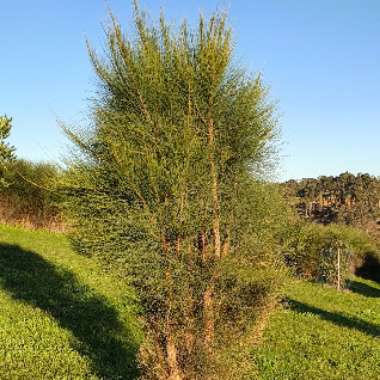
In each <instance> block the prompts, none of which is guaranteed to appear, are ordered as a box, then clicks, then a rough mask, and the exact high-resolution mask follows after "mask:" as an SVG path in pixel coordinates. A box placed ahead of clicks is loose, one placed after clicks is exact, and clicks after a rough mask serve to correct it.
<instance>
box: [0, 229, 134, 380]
mask: <svg viewBox="0 0 380 380" xmlns="http://www.w3.org/2000/svg"><path fill="white" fill-rule="evenodd" d="M139 339H140V332H139V329H138V324H137V322H136V318H135V307H134V300H133V293H132V292H131V291H130V290H129V289H127V288H126V287H125V286H124V285H123V284H122V283H121V282H120V280H118V279H117V278H114V277H111V276H109V275H108V274H106V273H105V272H104V271H102V270H101V268H100V267H99V266H98V265H97V264H96V263H95V262H94V261H93V260H91V259H88V258H86V257H81V256H79V255H76V254H75V253H73V252H72V250H71V249H70V245H69V243H68V241H67V240H66V238H65V237H64V236H63V235H60V234H54V233H49V232H46V231H25V230H23V229H21V228H14V227H7V226H0V378H1V379H12V380H13V379H33V378H34V379H133V378H135V376H136V373H137V371H136V364H135V354H136V350H137V348H138V342H139Z"/></svg>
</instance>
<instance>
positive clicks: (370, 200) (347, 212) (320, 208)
mask: <svg viewBox="0 0 380 380" xmlns="http://www.w3.org/2000/svg"><path fill="white" fill-rule="evenodd" d="M283 187H284V188H285V191H286V193H287V196H288V199H289V201H290V202H291V203H292V204H293V205H294V207H295V208H296V209H297V211H298V212H299V214H300V215H301V216H302V217H305V218H307V219H309V220H312V221H314V222H317V223H322V224H329V223H332V222H335V223H341V224H347V225H352V226H357V227H364V228H365V229H368V228H371V227H372V228H373V224H374V222H375V221H376V220H377V218H378V217H379V216H380V215H379V201H380V181H379V178H376V177H374V176H370V175H369V174H358V175H356V176H355V175H353V174H351V173H342V174H340V175H339V176H337V177H327V176H321V177H319V178H317V179H314V178H306V179H302V180H300V181H293V180H292V181H288V182H286V183H285V184H283Z"/></svg>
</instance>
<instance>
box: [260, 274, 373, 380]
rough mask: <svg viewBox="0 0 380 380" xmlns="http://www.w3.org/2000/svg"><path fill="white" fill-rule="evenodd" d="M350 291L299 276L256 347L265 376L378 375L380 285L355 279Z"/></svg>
mask: <svg viewBox="0 0 380 380" xmlns="http://www.w3.org/2000/svg"><path fill="white" fill-rule="evenodd" d="M352 280H353V281H352V282H351V289H350V291H345V292H342V293H337V292H336V291H335V290H334V289H331V288H330V287H325V286H321V285H319V284H313V283H306V282H303V281H295V282H292V283H290V284H289V287H288V290H287V297H288V301H287V302H286V303H284V307H283V308H282V310H278V311H277V312H276V313H275V314H273V315H272V316H271V318H270V321H269V324H268V329H267V330H266V331H265V334H264V338H263V341H262V344H261V345H260V346H259V347H257V349H256V350H255V352H254V360H255V362H256V364H257V367H258V369H259V373H260V375H259V376H258V378H259V379H262V380H273V379H289V380H303V379H310V380H320V379H332V380H340V379H347V380H358V379H373V380H375V379H378V377H379V372H380V340H379V336H380V315H379V313H378V308H379V297H380V285H379V284H378V283H375V282H372V281H365V280H363V279H360V278H353V279H352Z"/></svg>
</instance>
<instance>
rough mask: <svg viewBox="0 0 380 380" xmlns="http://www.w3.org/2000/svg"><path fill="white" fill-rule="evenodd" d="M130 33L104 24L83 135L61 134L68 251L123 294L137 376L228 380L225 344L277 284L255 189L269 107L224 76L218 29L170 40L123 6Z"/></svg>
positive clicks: (225, 51) (163, 29) (277, 203)
mask: <svg viewBox="0 0 380 380" xmlns="http://www.w3.org/2000/svg"><path fill="white" fill-rule="evenodd" d="M135 27H136V34H135V36H134V38H127V37H126V36H124V34H123V32H122V30H121V27H120V26H119V25H118V23H117V22H116V20H115V19H113V23H112V25H111V27H110V28H109V29H108V31H107V33H106V38H107V48H106V50H107V59H106V60H101V59H100V58H98V57H97V56H96V54H95V53H94V52H93V51H92V50H91V49H90V55H91V58H92V61H93V64H94V67H95V70H96V72H97V75H98V77H99V81H100V95H99V96H98V98H97V100H96V101H95V104H94V108H93V109H94V113H93V115H92V116H93V118H92V124H91V126H90V127H89V128H87V129H82V130H80V131H76V132H75V131H72V130H66V132H67V134H68V136H69V137H70V138H71V140H72V141H73V142H74V143H75V145H76V146H77V147H78V155H77V156H76V157H74V159H73V160H72V162H71V163H70V164H69V169H68V171H67V173H66V176H65V178H64V181H63V183H62V189H63V191H64V193H65V195H66V198H65V204H66V206H67V212H68V215H69V217H70V219H71V222H72V227H73V231H74V233H73V239H74V241H75V243H76V246H77V248H78V250H79V251H81V252H84V253H86V254H90V255H94V256H99V257H102V258H103V260H105V261H106V262H107V263H108V264H109V265H111V266H112V267H113V268H115V269H117V270H118V271H123V272H124V276H125V279H126V281H130V282H131V283H132V284H133V285H134V287H135V289H136V291H137V293H138V296H139V299H140V302H141V305H142V307H143V310H144V323H145V333H146V340H145V342H144V344H143V346H142V348H141V351H140V363H141V365H142V366H143V367H144V368H143V369H144V376H146V377H147V378H154V379H167V378H172V379H181V378H195V377H197V378H206V377H208V378H221V377H220V373H221V372H220V368H222V370H223V371H224V374H223V376H227V378H228V376H229V375H228V374H226V373H225V371H226V370H227V369H229V368H230V366H229V365H227V364H226V362H225V361H224V359H225V357H226V351H227V350H228V347H230V346H231V345H230V342H231V339H234V341H235V342H236V346H238V344H239V341H240V339H242V340H244V339H245V337H246V336H247V335H249V334H250V332H251V330H252V324H253V323H254V321H255V318H257V317H258V315H259V314H260V313H261V312H262V310H263V309H265V306H266V303H267V301H268V300H269V299H272V298H274V297H275V294H277V292H278V288H279V285H280V284H281V281H282V271H281V260H280V249H279V246H278V239H277V236H278V235H279V234H280V230H281V229H282V228H283V226H282V219H283V215H284V213H286V207H285V206H284V205H283V203H282V202H281V199H280V197H279V196H278V195H276V194H277V192H276V189H275V188H274V187H272V186H270V185H267V184H265V183H264V182H263V181H261V180H259V179H258V178H259V174H262V173H264V172H265V174H268V172H267V168H268V166H267V164H268V163H270V159H271V158H272V157H273V156H272V155H271V153H272V152H273V149H274V138H275V136H276V133H277V131H276V121H275V118H274V115H273V112H274V111H273V107H272V106H271V105H270V104H269V103H268V102H267V100H266V94H267V90H266V88H265V87H264V86H263V84H262V81H261V78H260V76H257V77H254V78H250V77H249V76H247V75H246V73H245V72H244V71H243V70H241V69H239V68H236V67H234V66H233V65H232V64H231V60H232V43H231V35H230V31H229V29H228V28H227V27H226V21H225V18H224V17H223V16H220V15H216V16H213V17H211V18H210V19H209V20H205V19H204V18H200V21H199V25H198V28H197V29H196V30H191V29H190V28H189V26H188V25H187V24H186V23H185V24H183V25H182V26H181V27H180V28H179V29H178V30H176V31H175V32H174V31H173V30H171V29H170V28H169V26H168V25H167V24H166V22H165V20H164V18H163V17H161V19H160V23H159V25H158V26H150V25H148V24H147V22H146V20H145V18H144V16H143V15H142V14H141V12H140V11H139V10H138V9H137V7H136V9H135ZM254 178H256V179H254ZM241 351H243V350H241ZM235 360H236V361H238V359H237V358H235ZM234 376H235V377H236V378H238V377H239V376H240V375H238V374H235V375H234Z"/></svg>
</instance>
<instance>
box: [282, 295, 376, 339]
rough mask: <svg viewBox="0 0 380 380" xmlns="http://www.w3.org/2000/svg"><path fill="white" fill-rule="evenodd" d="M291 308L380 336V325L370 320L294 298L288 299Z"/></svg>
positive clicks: (370, 334) (373, 335)
mask: <svg viewBox="0 0 380 380" xmlns="http://www.w3.org/2000/svg"><path fill="white" fill-rule="evenodd" d="M288 305H289V307H290V309H292V310H294V311H297V312H298V313H312V314H315V315H317V316H318V317H319V318H321V319H324V320H326V321H329V322H332V323H334V324H336V325H338V326H343V327H348V328H350V329H356V330H358V331H361V332H363V333H365V334H367V335H369V336H372V337H375V338H378V337H380V327H379V326H377V325H374V324H372V323H369V322H365V321H363V320H361V319H358V318H355V317H347V316H345V315H343V314H341V313H332V312H330V311H327V310H323V309H320V308H318V307H315V306H311V305H307V304H305V303H302V302H298V301H295V300H292V299H289V300H288Z"/></svg>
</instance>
